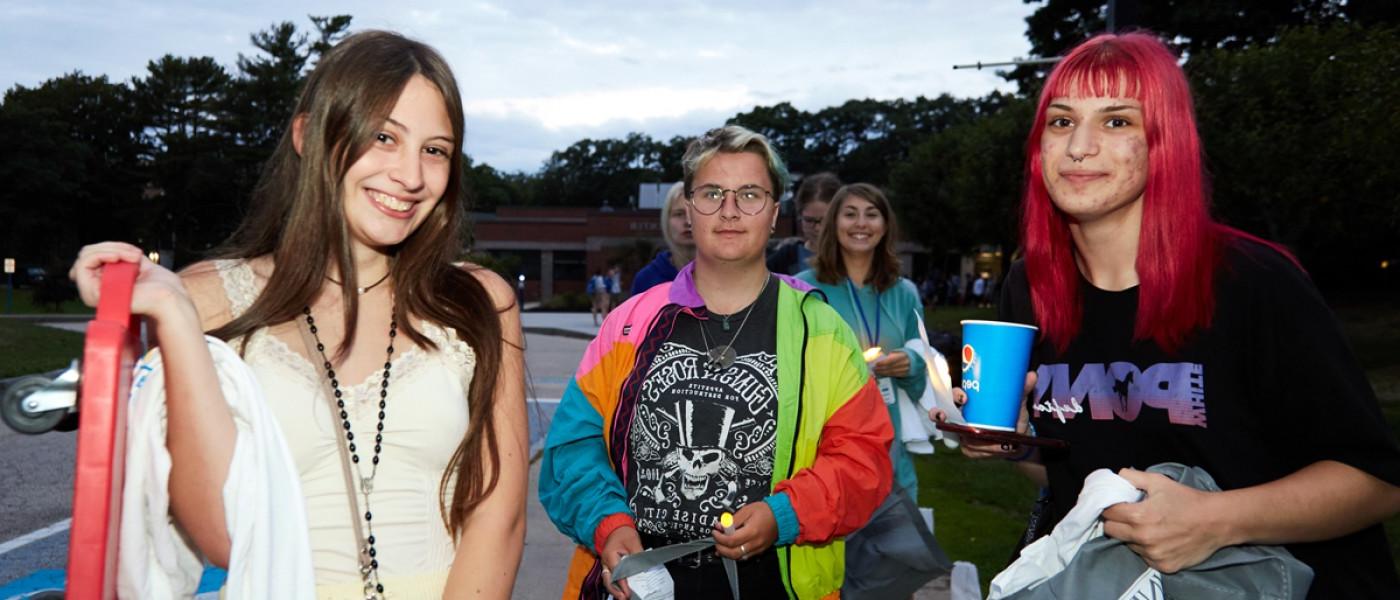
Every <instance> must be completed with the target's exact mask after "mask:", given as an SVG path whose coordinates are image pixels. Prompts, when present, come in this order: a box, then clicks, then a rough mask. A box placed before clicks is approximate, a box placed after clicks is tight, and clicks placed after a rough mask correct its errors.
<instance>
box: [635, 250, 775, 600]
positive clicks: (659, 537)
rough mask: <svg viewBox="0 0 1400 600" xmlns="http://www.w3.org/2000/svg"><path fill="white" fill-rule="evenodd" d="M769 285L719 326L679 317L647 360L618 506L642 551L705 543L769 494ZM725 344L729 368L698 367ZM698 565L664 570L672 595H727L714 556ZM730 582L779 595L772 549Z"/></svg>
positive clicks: (717, 321) (711, 318) (756, 593)
mask: <svg viewBox="0 0 1400 600" xmlns="http://www.w3.org/2000/svg"><path fill="white" fill-rule="evenodd" d="M778 285H779V284H778V282H777V281H776V280H775V279H774V278H773V277H772V276H770V278H769V282H768V284H767V287H765V288H764V291H763V292H762V293H761V294H760V295H759V297H758V299H757V300H755V301H754V303H753V304H752V305H751V306H750V307H748V308H745V309H741V310H740V311H739V312H737V313H735V314H733V315H729V316H728V319H727V320H728V329H726V328H725V326H724V325H723V323H724V321H725V319H723V318H722V317H721V316H719V315H710V314H709V313H707V312H706V310H705V309H704V308H697V309H694V310H693V311H692V313H693V315H694V316H691V315H687V314H681V315H679V316H678V317H677V321H676V325H675V328H674V329H673V330H672V332H671V335H670V337H669V338H668V339H667V340H666V342H665V343H664V344H663V345H662V346H661V348H660V350H659V351H658V352H657V353H656V356H655V357H654V358H653V359H652V363H651V366H650V367H649V368H648V370H647V375H646V377H645V379H643V380H642V383H641V388H640V391H639V394H638V399H637V408H636V412H635V414H634V416H633V421H632V423H633V424H632V428H631V433H630V435H629V440H628V441H629V443H630V452H629V454H628V461H629V463H630V464H629V465H628V466H629V468H630V471H629V472H630V473H632V474H633V475H632V476H631V477H629V478H628V482H627V503H628V506H629V508H631V509H632V511H633V514H634V515H635V516H636V523H637V532H638V533H639V534H640V536H641V539H642V545H643V546H644V547H646V548H656V547H660V546H665V545H669V544H675V543H680V542H688V541H692V540H697V539H704V538H709V537H710V536H711V529H712V527H713V525H714V523H715V522H716V521H717V520H718V519H719V516H720V514H721V513H723V512H725V511H729V512H734V511H736V510H738V509H739V508H740V507H743V506H744V505H746V504H750V503H754V502H761V501H762V500H763V499H764V498H765V497H767V496H768V493H769V491H770V489H771V487H772V486H771V484H772V474H773V451H774V444H775V442H776V440H777V437H776V435H777V425H778V419H777V415H778V355H777V346H778V342H777V329H776V327H777V306H778V302H777V300H778ZM750 311H751V312H750ZM745 318H747V321H744V319H745ZM741 323H742V326H741ZM702 328H703V335H702ZM731 340H732V343H733V349H734V356H735V360H734V362H733V364H731V365H730V366H729V367H728V368H724V369H719V368H713V367H710V366H707V354H706V351H707V348H708V349H715V348H720V347H723V346H725V345H728V344H730V343H731ZM698 560H699V561H700V562H699V564H698V566H697V559H696V558H695V557H693V556H692V557H690V558H688V559H680V560H677V561H675V562H674V563H671V564H668V565H667V567H668V569H669V570H670V571H671V572H672V577H673V578H674V579H675V580H676V584H677V586H676V590H677V593H678V594H681V593H682V588H683V587H689V586H691V585H692V584H695V585H700V582H702V581H704V582H715V581H718V582H722V583H723V586H724V594H725V595H728V590H727V585H728V584H727V578H726V577H725V575H724V572H723V566H722V564H720V563H719V562H718V561H717V560H715V559H714V555H713V552H712V551H707V552H706V553H702V555H701V557H700V558H699V559H698ZM687 565H689V566H687ZM739 580H740V583H741V585H743V589H742V592H743V595H744V596H746V597H747V596H753V597H768V596H770V595H772V594H773V593H774V592H775V591H776V592H777V593H779V594H783V593H785V592H783V586H782V581H781V579H780V574H779V571H778V567H777V561H776V554H775V553H773V552H772V551H771V550H769V551H768V552H766V553H764V555H763V556H761V557H754V558H750V559H749V560H745V561H741V562H739ZM683 584H684V585H683ZM750 592H752V593H750ZM687 593H688V592H687ZM678 597H686V596H685V595H684V594H683V595H681V596H678Z"/></svg>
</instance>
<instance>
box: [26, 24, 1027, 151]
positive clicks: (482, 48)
mask: <svg viewBox="0 0 1400 600" xmlns="http://www.w3.org/2000/svg"><path fill="white" fill-rule="evenodd" d="M1034 9H1035V5H1027V4H1025V3H1024V2H1022V0H976V1H972V0H924V1H922V2H915V1H900V0H863V1H861V2H854V1H846V2H837V1H812V2H797V1H789V0H760V1H752V0H750V1H743V2H729V1H711V2H694V1H676V2H671V1H667V0H650V1H635V2H634V1H620V0H619V1H612V2H601V1H593V0H573V1H568V0H522V1H517V2H508V1H505V0H492V1H489V2H478V1H474V0H466V1H463V2H435V3H421V2H415V1H403V2H393V3H389V2H368V1H348V2H347V1H341V2H327V1H321V0H313V1H300V2H299V1H291V2H288V1H286V0H283V1H267V0H242V1H238V2H233V1H225V2H218V1H213V0H191V1H183V2H176V1H174V0H164V1H158V0H109V1H97V0H48V1H45V2H38V1H34V0H0V86H3V88H4V89H7V90H8V89H10V88H11V87H12V86H14V85H16V84H19V85H35V84H38V83H40V82H42V81H44V80H46V79H49V78H51V77H55V76H59V75H62V74H64V73H68V72H71V71H75V70H77V71H82V72H83V73H86V74H89V75H107V76H108V77H109V78H112V79H114V80H126V79H129V78H131V77H133V76H139V75H141V74H142V73H144V72H145V67H146V63H147V61H149V60H151V59H154V58H157V57H159V56H161V55H163V54H166V53H170V54H174V55H176V56H212V57H214V59H215V60H217V61H219V62H220V63H222V64H224V65H225V67H226V68H228V69H230V70H233V69H234V61H235V60H236V58H237V56H238V55H239V53H244V54H252V53H254V52H255V50H256V49H254V48H253V47H252V45H251V44H250V43H249V41H248V36H249V34H251V33H252V32H254V31H258V30H261V29H265V28H267V27H268V26H269V25H271V24H273V23H276V22H281V21H292V22H293V23H295V24H296V25H297V27H298V29H303V30H310V29H311V28H312V27H311V23H310V21H309V20H308V19H307V18H306V16H307V15H333V14H350V15H353V16H354V22H353V25H352V27H353V28H354V29H357V30H358V29H365V28H387V29H393V30H397V31H400V32H402V33H404V34H407V35H409V36H411V37H414V38H417V39H420V40H423V41H425V42H428V43H429V44H432V45H433V46H435V47H436V48H438V50H440V51H441V52H442V53H443V54H444V55H445V56H446V57H447V59H448V61H449V62H451V64H452V67H453V69H454V70H455V71H456V74H457V78H458V80H459V82H460V83H461V86H462V90H463V95H464V102H465V103H466V111H467V143H466V150H467V152H468V153H469V154H470V155H471V156H472V157H473V158H474V159H476V160H477V161H484V162H487V163H490V164H491V165H493V166H495V167H497V168H500V169H504V170H508V171H530V172H533V171H535V170H536V169H538V168H539V166H540V164H541V163H542V162H543V161H544V160H545V159H546V158H547V157H548V156H549V153H550V152H552V151H554V150H558V149H562V148H564V147H566V146H568V145H569V144H571V143H573V142H575V141H577V140H579V139H582V138H586V137H592V138H607V137H620V136H623V135H625V134H626V133H627V132H629V131H640V132H643V133H646V134H648V135H651V136H652V137H654V138H658V139H669V138H670V137H671V136H674V135H678V134H683V135H691V134H694V133H697V132H699V131H703V130H705V129H708V128H709V127H713V126H715V125H717V124H720V123H722V122H723V121H724V119H726V118H728V117H731V116H733V115H734V114H736V113H739V112H743V111H746V110H748V109H750V108H752V107H754V106H756V105H770V104H776V103H778V102H784V101H786V102H791V103H793V105H795V106H797V107H798V108H801V109H804V110H818V109H821V108H824V107H827V106H832V105H838V104H841V103H842V102H844V101H846V100H848V99H852V98H877V99H891V98H901V97H902V98H913V97H915V96H919V95H924V96H936V95H938V94H942V93H949V94H952V95H954V96H959V97H967V96H980V95H983V94H985V93H987V92H989V91H991V90H993V89H1003V90H1010V89H1012V88H1011V86H1009V85H1007V84H1006V83H1005V82H1003V81H1002V80H1001V79H1000V78H998V77H997V76H996V75H995V74H994V73H992V72H991V71H988V70H983V71H976V70H957V71H955V70H953V69H952V65H954V64H965V63H972V62H977V61H979V60H980V61H984V62H986V61H1000V60H1007V59H1010V58H1013V57H1020V56H1024V55H1026V54H1027V53H1028V52H1029V47H1030V46H1029V43H1028V42H1026V40H1025V37H1024V32H1025V21H1024V19H1025V17H1026V16H1027V15H1029V14H1030V13H1031V12H1032V11H1033V10H1034Z"/></svg>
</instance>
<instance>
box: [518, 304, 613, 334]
mask: <svg viewBox="0 0 1400 600" xmlns="http://www.w3.org/2000/svg"><path fill="white" fill-rule="evenodd" d="M520 326H521V327H522V328H524V329H525V333H538V334H540V335H557V336H562V337H569V338H575V339H582V340H591V339H593V338H594V336H597V335H598V326H597V325H594V324H593V316H592V314H591V313H586V312H534V311H526V312H523V313H520Z"/></svg>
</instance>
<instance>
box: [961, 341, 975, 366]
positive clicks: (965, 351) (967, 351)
mask: <svg viewBox="0 0 1400 600" xmlns="http://www.w3.org/2000/svg"><path fill="white" fill-rule="evenodd" d="M976 359H977V351H976V350H973V349H972V344H963V347H962V368H963V370H964V371H966V370H968V369H969V368H971V367H972V363H973V362H975V361H976Z"/></svg>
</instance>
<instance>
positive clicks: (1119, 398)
mask: <svg viewBox="0 0 1400 600" xmlns="http://www.w3.org/2000/svg"><path fill="white" fill-rule="evenodd" d="M1216 285H1217V288H1216V297H1215V302H1216V307H1215V312H1214V316H1213V318H1212V321H1211V324H1210V326H1209V327H1207V328H1205V329H1204V330H1201V331H1197V332H1194V333H1193V334H1192V335H1191V336H1190V337H1188V338H1187V341H1186V343H1185V344H1184V346H1183V347H1182V348H1180V349H1179V350H1178V351H1176V352H1173V353H1170V354H1169V353H1167V352H1164V351H1163V350H1162V349H1161V348H1159V347H1158V346H1157V345H1156V344H1154V343H1152V342H1151V341H1150V340H1134V339H1133V325H1134V319H1135V317H1136V314H1137V305H1138V288H1136V287H1134V288H1131V289H1128V290H1124V291H1121V292H1109V291H1104V290H1100V289H1098V288H1095V287H1094V286H1093V285H1091V284H1090V283H1089V282H1088V281H1087V280H1083V279H1082V278H1081V286H1080V290H1081V294H1082V296H1081V299H1082V307H1083V316H1082V324H1081V328H1080V331H1079V334H1078V335H1077V336H1076V337H1075V338H1074V339H1073V341H1072V342H1071V343H1070V345H1069V348H1068V349H1067V350H1066V351H1065V352H1064V353H1059V352H1056V351H1055V349H1054V347H1053V346H1051V345H1050V344H1049V343H1048V342H1047V341H1045V340H1044V339H1043V338H1039V339H1037V342H1036V346H1035V349H1034V350H1033V353H1032V357H1031V369H1033V370H1035V371H1036V373H1037V377H1038V380H1037V382H1036V389H1035V392H1034V393H1033V394H1032V397H1031V400H1030V410H1031V422H1032V423H1033V424H1034V426H1035V428H1036V432H1037V434H1038V435H1041V436H1046V437H1052V438H1058V439H1063V440H1066V441H1068V442H1069V447H1068V448H1066V449H1061V450H1048V449H1047V450H1042V453H1041V456H1042V459H1043V461H1044V463H1045V466H1046V471H1047V474H1048V476H1049V481H1050V492H1051V496H1052V501H1051V509H1052V511H1051V512H1052V513H1053V515H1052V518H1053V519H1054V520H1058V519H1059V518H1060V517H1062V516H1063V515H1064V514H1065V513H1067V512H1068V511H1069V509H1070V508H1071V507H1073V506H1074V504H1075V502H1076V501H1077V499H1078V495H1079V490H1080V489H1081V487H1082V486H1083V482H1084V478H1085V477H1086V476H1087V475H1088V474H1089V473H1090V472H1092V471H1094V470H1095V469H1100V468H1108V469H1112V470H1117V469H1120V468H1123V467H1132V468H1135V469H1146V468H1147V467H1149V466H1152V465H1154V464H1157V463H1162V462H1178V463H1182V464H1185V465H1188V466H1198V467H1201V468H1203V469H1205V470H1206V471H1207V472H1208V473H1210V474H1211V476H1212V477H1213V478H1214V479H1215V481H1216V482H1217V483H1219V484H1220V487H1221V489H1223V490H1231V489H1238V488H1243V487H1249V486H1254V485H1259V484H1263V483H1267V482H1270V481H1274V480H1277V479H1279V478H1282V477H1284V476H1287V475H1289V474H1291V473H1294V472H1296V471H1298V470H1299V469H1302V468H1303V467H1306V466H1308V465H1310V464H1312V463H1315V462H1318V461H1322V460H1332V461H1338V462H1341V463H1344V464H1348V465H1351V466H1353V467H1356V468H1357V469H1360V470H1362V471H1365V472H1367V473H1370V474H1372V475H1374V476H1376V477H1378V478H1380V479H1382V480H1384V481H1387V482H1390V483H1391V484H1400V446H1397V443H1396V440H1395V436H1394V435H1393V433H1392V432H1391V431H1390V429H1389V427H1388V426H1387V425H1386V423H1385V421H1384V419H1383V418H1382V416H1381V413H1380V409H1379V406H1378V404H1377V402H1376V398H1375V394H1374V392H1373V391H1372V390H1371V387H1370V384H1369V383H1368V382H1367V381H1366V378H1365V375H1364V373H1363V372H1362V371H1361V369H1360V367H1359V365H1358V363H1357V361H1356V359H1355V358H1354V357H1353V355H1352V353H1351V350H1350V348H1349V347H1348V345H1347V343H1346V340H1345V339H1344V338H1343V337H1342V335H1341V331H1340V328H1339V326H1338V325H1337V322H1336V319H1335V317H1334V316H1333V315H1332V313H1331V311H1330V310H1328V308H1327V307H1326V305H1325V304H1324V302H1323V301H1322V298H1321V296H1320V295H1319V294H1318V292H1317V290H1316V288H1314V287H1313V285H1312V283H1311V281H1310V280H1309V279H1308V278H1307V276H1306V275H1305V274H1304V273H1303V272H1302V271H1301V270H1299V269H1298V267H1297V266H1295V265H1294V264H1293V263H1292V262H1291V261H1289V260H1288V259H1287V258H1286V257H1284V256H1283V255H1281V254H1279V253H1278V252H1276V251H1274V250H1272V249H1270V248H1268V247H1266V246H1264V245H1262V244H1258V243H1256V242H1251V241H1243V240H1236V241H1232V242H1229V243H1227V247H1226V250H1225V252H1224V256H1223V258H1222V264H1221V267H1220V272H1219V274H1218V276H1217V284H1216ZM999 312H1000V318H1001V319H1002V320H1007V321H1014V322H1021V323H1028V324H1034V323H1035V314H1034V311H1033V309H1032V305H1031V301H1030V292H1029V284H1028V282H1027V273H1026V271H1025V265H1024V263H1020V262H1018V263H1016V264H1015V265H1013V266H1012V269H1011V272H1010V273H1009V274H1008V275H1007V283H1006V286H1005V288H1003V295H1002V301H1001V304H1000V306H999ZM1286 547H1287V548H1288V550H1289V551H1290V552H1292V553H1293V554H1294V556H1296V557H1298V558H1299V559H1300V560H1302V561H1303V562H1305V563H1307V564H1308V565H1309V566H1311V567H1312V568H1313V570H1314V571H1315V578H1314V581H1313V587H1312V588H1311V590H1310V592H1309V595H1308V597H1309V598H1314V599H1321V598H1400V580H1397V577H1396V572H1395V566H1394V562H1393V560H1392V558H1391V553H1390V549H1389V546H1388V544H1387V542H1386V539H1385V535H1384V533H1383V531H1382V528H1381V526H1380V525H1374V526H1371V527H1368V528H1366V529H1363V530H1361V531H1359V532H1357V533H1354V534H1351V535H1347V536H1343V537H1340V538H1336V539H1333V540H1328V541H1324V542H1316V543H1305V544H1288V545H1286Z"/></svg>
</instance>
